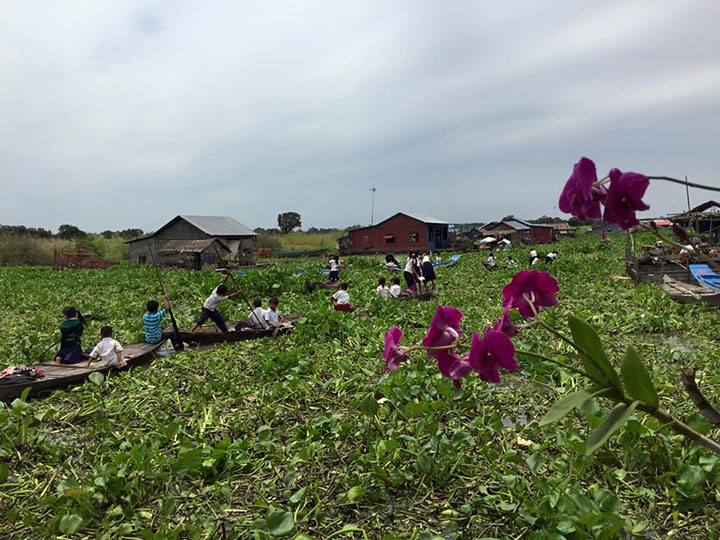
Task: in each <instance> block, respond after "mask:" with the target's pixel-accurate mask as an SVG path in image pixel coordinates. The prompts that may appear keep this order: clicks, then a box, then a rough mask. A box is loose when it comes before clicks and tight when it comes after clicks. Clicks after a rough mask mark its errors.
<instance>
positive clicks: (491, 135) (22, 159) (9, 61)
mask: <svg viewBox="0 0 720 540" xmlns="http://www.w3.org/2000/svg"><path fill="white" fill-rule="evenodd" d="M718 21H720V2H715V1H711V0H701V1H682V2H680V1H676V0H671V1H658V0H653V1H647V2H638V1H633V2H607V1H605V2H580V1H577V0H571V1H567V2H565V1H547V2H543V1H538V0H532V1H512V2H481V1H476V0H473V1H468V2H461V1H456V0H454V1H452V2H438V1H436V0H433V1H421V0H415V1H402V0H393V1H390V2H389V1H387V0H382V1H368V0H362V1H356V2H351V1H339V2H338V1H332V0H325V1H322V2H315V1H311V0H302V1H284V2H283V1H273V0H270V1H268V0H263V1H258V2H241V1H237V0H233V1H230V0H228V1H209V2H197V1H195V2H182V1H175V0H173V1H172V2H139V1H132V0H123V1H119V2H110V1H102V2H95V1H92V2H91V1H88V2H71V1H63V2H57V1H48V2H35V1H32V0H28V1H23V2H20V1H15V0H0V187H1V188H2V195H1V196H0V223H3V224H24V225H28V226H41V227H46V228H51V229H56V228H57V226H58V225H59V224H62V223H72V224H76V225H78V226H80V227H81V228H82V229H84V230H89V231H101V230H104V229H121V228H127V227H139V228H142V229H145V230H154V229H157V228H158V227H159V226H161V225H162V224H163V223H165V222H166V221H168V220H169V219H170V218H172V217H174V216H175V215H176V214H203V215H230V216H233V217H235V218H237V219H238V220H240V221H241V222H243V223H244V224H246V225H248V226H250V227H253V228H254V227H258V226H262V227H271V226H275V225H276V217H277V214H278V213H279V212H282V211H288V210H293V211H297V212H299V213H300V214H301V215H302V218H303V226H304V227H310V226H316V227H331V226H338V227H343V226H348V225H351V224H355V223H359V224H368V223H369V222H370V210H371V198H370V191H369V188H370V187H373V186H374V187H376V188H377V193H376V200H375V221H376V222H377V221H379V220H381V219H384V218H386V217H388V216H390V215H392V214H393V213H395V212H397V211H402V210H405V211H416V212H424V213H428V214H432V215H434V216H436V217H438V218H441V219H445V220H447V221H451V222H470V221H489V220H492V219H496V218H500V217H502V216H503V215H505V214H515V215H516V216H518V217H525V218H533V217H537V216H539V215H542V214H557V213H559V211H557V210H556V205H557V199H558V196H559V194H560V190H561V189H562V186H563V184H564V182H565V181H566V180H567V177H568V176H569V174H570V171H571V168H572V165H573V163H575V162H576V161H577V160H578V158H580V157H581V156H583V155H586V156H587V157H590V158H592V159H594V160H595V161H596V163H597V164H598V168H599V170H600V172H602V173H603V174H604V173H605V172H606V171H607V170H608V169H609V168H611V167H614V166H616V167H619V168H621V169H624V170H635V171H638V172H645V173H654V174H665V175H675V176H680V177H682V176H684V175H688V177H689V178H690V179H691V180H694V181H697V182H706V183H710V184H714V185H720V32H719V31H718V29H717V28H718ZM712 197H713V195H712V194H709V193H708V192H698V191H695V192H692V193H691V202H692V203H693V204H698V203H700V202H703V201H704V200H706V199H709V198H712ZM647 201H648V202H649V203H650V204H651V206H652V209H651V211H650V212H648V213H647V214H646V215H651V214H652V215H661V214H663V213H666V212H672V211H682V210H683V209H684V208H685V207H686V200H685V191H684V188H683V187H682V186H674V185H662V186H661V185H651V187H650V190H649V192H648V196H647Z"/></svg>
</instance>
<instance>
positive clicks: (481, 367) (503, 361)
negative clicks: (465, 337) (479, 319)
mask: <svg viewBox="0 0 720 540" xmlns="http://www.w3.org/2000/svg"><path fill="white" fill-rule="evenodd" d="M468 361H469V364H470V367H471V368H472V369H473V370H474V371H477V372H478V373H479V374H480V378H481V379H482V380H483V381H490V382H494V383H496V382H500V373H499V370H498V367H502V368H504V369H506V370H508V371H515V370H516V369H519V368H520V365H519V364H518V363H517V361H516V360H515V345H513V342H512V341H510V338H509V337H507V336H506V335H505V334H503V333H502V332H499V331H497V330H493V329H492V328H491V327H490V326H488V327H487V328H486V329H485V335H484V336H483V337H482V338H481V337H480V333H479V332H475V333H474V334H473V338H472V343H471V344H470V354H469V356H468Z"/></svg>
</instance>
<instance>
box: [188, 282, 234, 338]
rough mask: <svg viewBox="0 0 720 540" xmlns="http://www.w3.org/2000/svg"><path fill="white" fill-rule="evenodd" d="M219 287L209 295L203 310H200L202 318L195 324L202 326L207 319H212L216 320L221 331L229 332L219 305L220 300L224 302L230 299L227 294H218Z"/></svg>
mask: <svg viewBox="0 0 720 540" xmlns="http://www.w3.org/2000/svg"><path fill="white" fill-rule="evenodd" d="M218 287H219V285H218ZM217 290H218V288H217V287H215V289H214V290H213V292H212V294H211V295H210V296H208V297H207V299H206V300H205V302H204V303H203V307H202V311H201V312H200V318H199V319H198V320H197V322H196V323H195V324H197V325H198V326H201V325H202V324H203V323H204V322H205V321H207V320H208V319H211V320H212V322H214V323H215V324H216V325H217V327H218V328H219V329H220V331H221V332H227V331H228V327H227V325H226V324H225V318H224V317H223V316H222V313H220V311H219V310H218V306H219V305H220V302H224V301H225V300H227V299H228V297H227V296H223V295H221V294H218V292H217Z"/></svg>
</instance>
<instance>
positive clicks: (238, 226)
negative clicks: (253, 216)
mask: <svg viewBox="0 0 720 540" xmlns="http://www.w3.org/2000/svg"><path fill="white" fill-rule="evenodd" d="M179 217H180V218H182V219H184V220H185V221H187V222H188V223H190V224H191V225H194V226H195V227H197V228H198V229H200V230H201V231H202V232H204V233H206V234H209V235H210V236H257V233H255V232H254V231H252V230H251V229H248V228H247V227H246V226H245V225H243V224H242V223H240V222H239V221H238V220H236V219H235V218H231V217H229V216H179Z"/></svg>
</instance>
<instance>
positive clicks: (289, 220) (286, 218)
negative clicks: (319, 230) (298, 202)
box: [278, 212, 302, 234]
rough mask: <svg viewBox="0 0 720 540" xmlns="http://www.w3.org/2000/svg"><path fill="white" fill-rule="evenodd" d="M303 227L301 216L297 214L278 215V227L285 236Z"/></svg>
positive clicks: (285, 213)
mask: <svg viewBox="0 0 720 540" xmlns="http://www.w3.org/2000/svg"><path fill="white" fill-rule="evenodd" d="M300 226H302V221H301V219H300V214H298V213H297V212H283V213H282V214H278V227H280V230H281V231H282V233H283V234H287V233H289V232H290V231H292V230H293V229H294V228H296V227H300Z"/></svg>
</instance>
